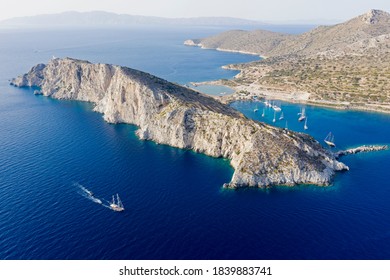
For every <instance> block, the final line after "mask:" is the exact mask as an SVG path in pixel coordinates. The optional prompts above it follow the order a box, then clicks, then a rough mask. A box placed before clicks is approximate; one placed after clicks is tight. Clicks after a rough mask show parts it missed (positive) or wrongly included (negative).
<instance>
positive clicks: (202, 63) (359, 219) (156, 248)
mask: <svg viewBox="0 0 390 280" xmlns="http://www.w3.org/2000/svg"><path fill="white" fill-rule="evenodd" d="M219 31H220V30H216V29H211V28H210V29H207V28H191V29H186V30H185V29H180V28H177V29H175V30H162V29H153V30H137V29H129V30H99V31H94V30H78V31H72V30H61V31H47V30H46V31H44V30H41V31H32V30H29V31H20V30H19V31H16V30H13V31H7V30H1V31H0V41H1V44H0V62H1V63H0V259H390V183H389V179H388V178H389V177H388V176H389V174H388V173H387V172H388V171H389V167H390V152H389V151H383V152H375V153H368V154H358V155H351V156H347V157H344V158H342V161H343V162H345V163H346V164H347V165H348V166H349V167H350V171H348V172H344V173H338V174H337V176H336V177H335V182H334V184H333V185H332V186H331V187H315V186H298V187H293V188H289V187H274V188H271V189H265V190H263V189H249V188H248V189H240V190H225V189H223V188H222V185H223V183H226V182H229V180H230V178H231V176H232V174H233V169H232V167H231V166H230V164H229V161H227V160H224V159H216V158H211V157H208V156H205V155H202V154H197V153H194V152H192V151H186V150H181V149H177V148H172V147H169V146H165V145H158V144H155V143H153V142H151V141H140V140H139V139H138V138H137V137H136V136H135V134H134V132H135V130H136V129H137V128H136V127H135V126H132V125H125V124H120V125H112V124H108V123H106V122H104V121H103V119H102V116H101V115H100V114H98V113H95V112H93V111H92V105H91V104H88V103H82V102H76V101H60V100H54V99H50V98H47V97H43V96H35V95H34V94H33V91H32V90H31V89H18V88H14V87H11V86H9V85H8V83H9V79H11V78H12V77H15V76H17V75H20V74H22V73H25V72H26V71H28V70H29V69H30V68H31V67H32V66H33V65H35V64H36V63H41V62H43V63H44V62H47V61H48V60H49V59H50V58H51V57H52V56H53V55H54V56H57V57H65V56H70V57H75V58H79V59H86V60H90V61H92V62H104V63H113V64H119V65H124V66H129V67H133V68H136V69H140V70H143V71H147V72H150V73H152V74H155V75H158V76H160V77H163V78H165V79H167V80H169V81H172V82H176V83H180V84H187V83H189V82H197V81H205V80H214V79H219V78H231V77H233V76H234V75H235V74H236V73H237V72H234V71H227V70H224V69H221V66H222V65H225V64H229V63H237V62H247V61H252V60H256V59H258V58H257V57H256V56H250V55H242V54H234V53H223V52H217V51H214V50H202V49H199V48H195V47H186V46H184V45H183V41H184V40H185V39H188V38H198V37H204V36H208V35H211V34H215V33H217V32H219ZM214 94H215V92H214ZM280 105H281V106H282V108H283V111H284V116H285V120H287V121H288V126H289V128H290V129H293V130H296V131H300V132H303V124H302V123H299V122H298V121H297V113H298V112H299V111H300V108H301V106H300V105H298V104H288V103H284V102H283V103H280ZM232 106H233V107H234V108H236V109H238V110H240V111H242V112H243V113H244V114H245V115H247V116H248V117H250V118H253V119H257V120H260V121H266V122H268V123H271V124H274V123H273V122H272V118H273V115H272V112H271V111H268V112H266V116H265V117H264V118H263V117H261V111H262V107H261V106H262V103H260V102H236V103H234V104H232ZM256 106H258V108H259V111H258V112H256V113H254V112H253V109H254V108H256ZM306 112H307V115H308V117H309V118H308V127H309V129H308V130H307V131H306V133H309V134H311V135H312V136H314V137H315V138H316V139H317V140H318V141H320V142H321V143H323V138H324V137H325V136H326V134H327V133H328V132H329V131H332V133H334V135H335V142H336V144H337V148H342V149H343V148H347V147H354V146H357V145H361V144H390V116H389V115H384V114H378V113H366V112H347V111H337V110H331V109H325V108H318V107H312V106H306ZM285 120H284V121H277V122H276V123H275V125H278V126H281V127H284V126H285ZM84 189H87V190H89V191H92V192H93V193H94V195H95V196H94V197H95V198H98V199H100V200H101V202H102V204H100V203H98V202H99V201H97V200H96V199H92V198H91V197H90V196H89V195H87V194H86V192H85V191H84ZM116 193H118V194H119V195H120V197H121V199H122V201H123V203H124V206H125V208H126V210H125V211H124V212H120V213H119V212H114V211H112V210H110V209H108V208H107V207H105V206H104V205H106V204H107V203H108V201H109V200H110V199H111V196H112V195H113V194H116Z"/></svg>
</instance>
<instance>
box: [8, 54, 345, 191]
mask: <svg viewBox="0 0 390 280" xmlns="http://www.w3.org/2000/svg"><path fill="white" fill-rule="evenodd" d="M11 84H13V85H14V86H17V87H38V88H39V93H40V94H43V95H45V96H49V97H52V98H56V99H69V100H79V101H86V102H92V103H94V104H95V106H94V110H95V111H97V112H100V113H102V114H103V118H104V119H105V120H106V121H107V122H111V123H128V124H134V125H136V126H138V127H139V129H138V130H137V132H136V133H137V135H138V137H139V138H140V139H144V140H152V141H154V142H156V143H161V144H167V145H170V146H173V147H178V148H183V149H191V150H193V151H195V152H199V153H204V154H206V155H209V156H213V157H223V158H227V159H229V160H230V163H231V165H232V167H233V168H234V170H235V171H234V174H233V177H232V179H231V181H230V182H229V183H227V184H226V185H225V186H227V187H230V188H237V187H247V186H250V187H268V186H273V185H287V186H293V185H297V184H313V185H319V186H327V185H330V184H331V183H332V179H333V176H334V174H335V172H336V171H342V170H348V167H347V166H346V165H345V164H343V163H341V162H339V161H337V160H336V159H335V157H334V155H333V154H332V153H330V152H329V151H327V150H326V149H324V148H323V147H322V146H321V145H320V144H319V143H318V142H317V141H316V140H315V139H313V138H312V137H311V136H309V135H306V134H302V133H296V132H293V131H289V130H284V129H280V128H276V127H272V126H269V125H266V124H264V123H260V122H257V121H254V120H251V119H248V118H246V117H245V116H244V115H243V114H241V113H240V112H238V111H236V110H234V109H233V108H231V107H230V106H228V105H225V104H222V103H221V102H219V101H217V100H216V99H214V98H212V97H210V96H206V95H203V94H200V93H198V92H196V91H193V90H191V89H189V88H186V87H182V86H179V85H177V84H172V83H169V82H168V81H165V80H163V79H160V78H158V77H155V76H153V75H150V74H148V73H144V72H141V71H138V70H134V69H130V68H126V67H120V66H115V65H109V64H92V63H90V62H88V61H82V60H76V59H71V58H65V59H58V58H57V59H53V60H51V61H49V63H48V64H46V65H45V64H38V65H36V66H34V67H33V68H32V69H31V70H30V71H29V72H28V73H26V74H25V75H22V76H20V77H18V78H15V79H13V80H12V82H11Z"/></svg>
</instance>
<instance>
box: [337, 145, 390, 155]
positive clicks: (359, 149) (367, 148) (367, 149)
mask: <svg viewBox="0 0 390 280" xmlns="http://www.w3.org/2000/svg"><path fill="white" fill-rule="evenodd" d="M388 148H389V147H388V146H387V145H368V146H367V145H365V146H360V147H357V148H352V149H348V150H344V151H338V152H336V153H335V154H334V155H335V157H336V158H339V157H342V156H346V155H354V154H358V153H367V152H377V151H385V150H387V149H388Z"/></svg>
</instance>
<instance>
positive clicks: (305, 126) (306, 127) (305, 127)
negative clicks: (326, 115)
mask: <svg viewBox="0 0 390 280" xmlns="http://www.w3.org/2000/svg"><path fill="white" fill-rule="evenodd" d="M307 119H308V117H306V119H305V125H304V126H303V128H304V129H305V130H307V129H309V127H308V126H307Z"/></svg>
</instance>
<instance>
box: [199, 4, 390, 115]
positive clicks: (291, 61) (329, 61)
mask: <svg viewBox="0 0 390 280" xmlns="http://www.w3.org/2000/svg"><path fill="white" fill-rule="evenodd" d="M234 32H235V31H234ZM228 34H229V33H226V32H225V33H223V34H219V35H217V36H214V37H212V38H207V39H200V40H198V41H196V42H197V43H198V44H199V45H201V46H202V47H205V48H207V47H209V46H210V47H211V46H213V47H214V48H219V49H220V48H221V46H223V48H226V49H230V50H235V51H246V50H249V49H250V50H251V52H255V53H258V54H262V55H265V56H266V57H267V58H266V59H263V60H260V61H257V62H252V63H248V64H241V65H230V66H229V67H228V68H231V69H239V70H241V71H242V72H241V73H240V74H239V75H237V76H236V78H235V79H234V81H232V82H229V85H231V86H233V87H234V88H236V89H237V90H238V91H241V95H240V96H241V97H242V93H243V92H246V93H247V95H248V96H250V95H251V94H252V95H253V94H254V95H266V96H270V97H271V98H272V97H273V98H281V96H283V99H287V100H300V101H306V102H311V103H313V104H319V105H326V106H337V107H342V108H355V109H362V110H375V111H382V112H390V86H389V84H390V83H389V81H390V15H389V14H388V13H387V12H384V11H378V10H371V11H369V12H368V13H366V14H363V15H361V16H358V17H356V18H353V19H351V20H349V21H347V22H345V23H341V24H337V25H334V26H320V27H318V28H315V29H314V30H311V31H309V32H306V33H303V34H301V35H290V36H285V35H284V34H278V35H277V34H268V33H262V32H257V33H255V32H243V33H242V34H241V35H240V40H239V41H238V40H237V39H236V38H235V36H228ZM233 34H234V33H233ZM245 34H246V36H245ZM255 34H262V35H261V36H256V35H255ZM230 37H231V38H230ZM221 38H223V40H221ZM245 38H247V40H245ZM218 42H220V44H219V43H218ZM270 46H273V47H270ZM276 93H278V94H276ZM297 93H300V96H298V95H299V94H297ZM293 97H294V98H293Z"/></svg>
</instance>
